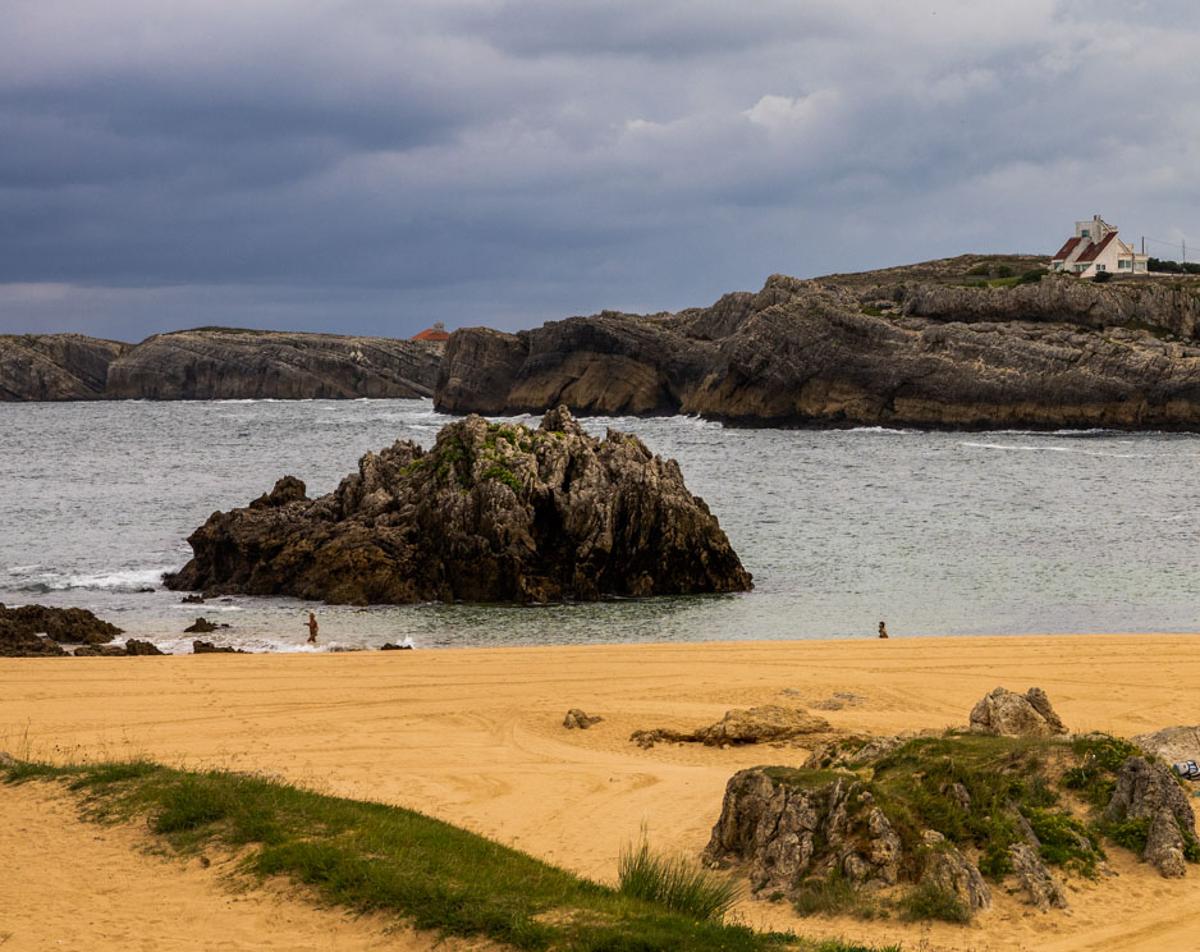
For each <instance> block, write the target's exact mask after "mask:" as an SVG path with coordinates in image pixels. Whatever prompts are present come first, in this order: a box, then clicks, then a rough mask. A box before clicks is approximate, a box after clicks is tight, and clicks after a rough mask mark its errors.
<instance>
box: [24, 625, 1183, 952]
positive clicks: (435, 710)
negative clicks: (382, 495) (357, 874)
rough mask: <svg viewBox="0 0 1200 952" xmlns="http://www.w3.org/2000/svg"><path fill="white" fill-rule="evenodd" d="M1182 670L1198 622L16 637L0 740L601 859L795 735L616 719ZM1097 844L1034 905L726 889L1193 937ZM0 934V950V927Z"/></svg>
mask: <svg viewBox="0 0 1200 952" xmlns="http://www.w3.org/2000/svg"><path fill="white" fill-rule="evenodd" d="M1198 683H1200V639H1198V638H1197V637H1196V636H1187V635H1105V636H1097V635H1091V636H1069V637H1067V636H1054V637H1003V638H999V637H997V638H925V639H916V638H914V639H902V638H893V639H891V640H889V641H877V640H874V639H869V640H863V641H854V642H851V641H837V642H814V641H806V642H795V643H779V642H772V643H762V642H759V643H724V644H703V645H679V644H674V645H604V646H591V647H553V648H507V649H472V650H456V651H449V650H447V651H412V652H407V651H406V652H370V653H355V654H328V655H315V656H314V655H252V656H228V655H226V656H201V657H174V658H120V659H106V658H86V659H19V660H8V661H0V749H7V750H9V751H11V752H13V753H14V754H17V755H19V756H39V757H49V758H53V759H80V758H111V757H124V756H130V755H142V756H149V757H152V758H154V759H157V760H161V761H165V762H167V763H170V764H174V765H182V766H189V767H199V766H222V767H229V768H233V769H237V770H246V771H265V772H268V773H272V774H278V775H280V776H282V777H285V778H287V779H288V780H291V781H294V782H297V783H301V784H304V785H307V786H310V787H313V788H316V789H318V790H321V791H325V792H331V793H338V794H343V795H347V796H352V797H361V798H370V799H374V800H381V801H385V802H389V803H396V804H401V805H404V806H409V807H414V808H416V809H419V810H422V811H424V812H426V813H429V814H432V815H434V816H437V817H440V818H442V819H445V820H448V821H450V822H453V823H456V824H459V825H461V826H465V827H467V828H469V829H472V830H475V831H477V832H479V833H482V834H484V835H486V836H489V837H492V838H494V839H497V840H499V841H501V842H504V843H508V844H511V845H513V846H516V847H519V848H521V849H523V850H526V851H528V852H530V853H533V854H534V855H537V856H540V857H543V858H545V859H547V860H549V861H551V862H553V863H556V864H559V865H561V866H565V867H568V868H570V869H573V870H577V871H579V872H581V873H584V874H586V875H588V876H593V877H596V878H598V879H603V880H609V881H611V880H612V879H613V878H614V875H615V870H616V858H617V854H618V851H619V850H620V848H621V847H622V846H623V845H624V844H625V843H627V842H628V841H629V840H631V839H632V838H634V837H636V836H637V835H638V832H639V828H640V827H641V826H642V825H643V824H645V825H646V827H647V828H648V830H649V835H650V839H651V842H652V844H653V845H654V846H656V847H658V848H663V849H670V850H681V851H685V852H687V853H689V854H696V853H698V852H699V851H700V850H701V849H702V848H703V846H704V845H705V843H706V842H707V840H708V834H709V830H710V828H711V826H712V823H713V821H714V820H715V819H716V816H717V813H718V812H719V809H720V803H721V795H722V792H723V790H724V787H725V782H726V781H727V780H728V778H729V776H730V775H731V774H732V773H733V772H734V771H735V770H738V769H740V768H742V767H746V766H751V765H754V764H761V763H784V764H796V763H799V762H801V761H802V760H803V758H804V752H803V751H802V750H799V749H795V748H771V747H766V748H754V747H749V748H740V749H730V750H714V749H707V748H698V747H695V746H690V745H689V746H686V747H683V746H674V745H667V746H662V745H660V746H658V747H655V748H653V749H651V750H641V749H639V748H638V747H637V746H636V745H634V744H632V743H630V742H629V740H628V738H629V734H630V732H631V731H633V730H635V729H638V728H649V727H658V726H664V727H677V728H689V727H694V726H696V725H698V724H703V723H708V722H711V721H713V720H716V719H717V718H719V717H720V716H721V714H723V713H724V712H725V711H726V710H727V709H729V708H731V707H744V706H750V705H755V704H764V703H784V704H788V703H794V704H800V705H803V704H806V703H813V702H816V701H820V700H822V699H824V698H827V697H829V696H830V695H831V694H833V693H834V692H838V691H844V692H852V693H854V694H857V695H861V696H862V698H863V699H864V700H863V701H862V702H861V703H860V704H858V705H856V706H849V707H846V708H844V709H842V710H835V711H823V712H822V714H823V716H825V717H827V718H828V719H829V720H830V721H831V722H832V723H833V724H834V725H835V727H838V728H843V729H848V730H858V731H866V732H872V733H896V732H898V731H901V730H909V729H919V728H942V727H948V726H955V725H959V726H961V725H963V724H965V722H966V718H967V713H968V712H969V710H970V708H971V706H972V704H973V703H974V702H975V701H976V700H978V698H979V697H981V696H982V695H983V694H984V693H985V692H986V691H988V690H990V689H991V688H993V687H995V686H997V685H1004V686H1006V687H1009V688H1012V689H1014V690H1022V691H1023V690H1024V689H1025V688H1027V687H1030V686H1031V685H1038V686H1040V687H1042V688H1044V689H1045V690H1046V691H1047V693H1048V694H1049V696H1050V698H1051V700H1052V702H1053V703H1054V705H1055V707H1056V709H1057V710H1058V712H1059V713H1060V715H1061V716H1062V718H1063V720H1064V721H1065V722H1066V723H1067V725H1068V726H1069V727H1070V728H1071V729H1072V730H1074V731H1080V732H1082V731H1089V730H1102V731H1109V732H1113V733H1116V734H1119V735H1125V736H1128V735H1132V734H1137V733H1141V732H1143V731H1147V730H1152V729H1156V728H1159V727H1163V726H1166V725H1169V724H1181V723H1195V722H1196V721H1197V720H1200V717H1197V703H1196V693H1195V687H1194V686H1195V685H1196V684H1198ZM569 707H581V708H583V709H584V710H586V711H587V712H588V713H589V714H600V715H602V716H603V717H604V718H605V720H604V721H603V723H601V724H598V725H597V726H595V727H593V728H592V729H591V730H589V731H578V730H576V731H567V730H565V729H564V728H563V727H562V726H561V722H562V717H563V714H564V713H565V712H566V710H567V708H569ZM29 796H31V795H30V794H24V793H21V792H19V791H14V790H12V789H0V824H3V825H4V826H5V827H10V826H11V825H12V824H13V823H16V822H18V821H19V820H20V818H21V817H22V816H23V815H26V814H28V813H30V811H31V810H33V807H31V802H30V800H29ZM54 809H55V810H57V811H58V812H57V813H56V814H54V817H55V824H57V825H59V826H61V827H62V828H63V830H64V832H63V833H61V834H60V835H58V836H50V835H49V833H44V834H42V835H44V836H45V837H46V840H45V842H46V846H45V848H44V849H41V850H37V851H33V852H30V851H28V850H26V852H25V854H24V855H23V857H22V859H21V863H22V864H23V866H22V870H21V875H20V877H18V879H19V880H29V881H38V882H41V881H42V880H39V879H38V878H37V877H38V876H39V875H40V873H43V872H45V871H46V870H45V869H43V868H42V865H41V864H44V865H45V867H46V869H50V868H53V867H55V866H56V865H58V864H60V863H62V862H63V860H64V858H65V857H67V856H69V855H70V854H71V853H72V852H73V851H74V850H75V848H76V845H77V844H78V843H84V842H85V841H86V840H87V838H88V836H90V835H92V834H91V833H90V832H89V831H90V830H91V828H90V827H82V826H80V825H78V824H69V823H63V822H61V821H62V819H63V817H62V813H61V808H60V807H55V808H54ZM55 824H50V826H53V825H55ZM50 826H47V825H45V824H43V827H42V828H43V830H48V829H49V828H50ZM2 842H4V841H0V843H2ZM85 845H86V844H85ZM1114 852H1115V851H1114ZM143 860H144V858H141V859H139V862H140V861H143ZM117 862H118V860H117V859H116V856H115V854H114V853H112V852H111V851H110V852H108V853H106V854H105V856H103V857H99V858H97V859H96V865H97V868H104V867H106V866H107V865H108V864H109V863H117ZM1112 866H1113V868H1114V870H1115V871H1116V873H1117V875H1116V876H1110V877H1104V878H1102V880H1101V881H1099V882H1096V883H1088V882H1079V881H1073V882H1072V890H1071V893H1070V899H1071V904H1072V908H1071V910H1070V911H1069V912H1066V913H1061V912H1051V913H1038V912H1035V911H1032V910H1030V909H1029V908H1028V907H1026V906H1023V905H1022V904H1020V903H1019V902H1018V901H1017V900H1016V899H1015V898H1012V897H1008V896H1005V895H1001V892H1002V891H1001V890H995V892H996V893H997V894H998V895H997V901H996V905H995V908H994V909H993V910H992V911H990V912H988V913H985V914H983V915H981V916H980V917H978V919H977V921H976V922H975V923H974V924H973V925H971V926H968V927H955V926H949V925H941V924H936V925H906V924H903V923H898V922H892V921H885V922H858V921H855V920H851V919H839V920H830V919H800V918H798V917H796V916H795V915H794V914H793V913H791V912H790V911H789V910H788V908H787V907H786V906H784V905H783V904H771V903H766V902H758V901H746V902H744V903H743V904H742V906H741V910H740V912H741V915H742V916H743V917H744V918H745V919H746V920H747V921H749V922H750V923H751V924H754V925H770V926H773V927H788V928H795V929H796V930H797V931H798V932H800V933H803V934H809V935H823V936H826V935H842V936H846V937H848V938H855V939H859V940H862V941H870V942H885V941H902V942H904V944H905V948H906V949H922V948H924V949H930V950H934V949H955V950H967V949H974V950H981V952H982V950H1001V949H1003V950H1013V949H1028V950H1061V952H1066V950H1084V949H1097V950H1099V949H1106V950H1111V949H1122V950H1125V949H1147V950H1149V949H1163V948H1168V947H1173V948H1190V947H1193V946H1194V944H1195V942H1194V935H1195V924H1196V922H1197V921H1200V888H1198V887H1197V880H1198V878H1200V870H1197V871H1195V872H1193V873H1192V874H1191V875H1189V877H1188V878H1186V879H1184V880H1181V881H1168V880H1164V879H1161V878H1159V877H1158V876H1157V875H1156V874H1154V873H1153V872H1152V871H1151V870H1150V869H1149V868H1148V867H1145V866H1142V865H1140V864H1138V863H1137V862H1136V860H1134V859H1133V858H1132V857H1129V856H1128V855H1120V856H1114V858H1113V863H1112ZM9 868H10V869H11V867H9ZM174 870H175V874H176V875H175V876H168V875H166V874H165V873H163V872H162V871H161V870H159V871H158V872H155V873H154V874H153V877H152V878H154V879H155V881H156V882H159V885H158V886H157V887H156V888H157V889H158V892H159V902H160V903H162V904H163V905H164V906H165V907H167V908H169V907H171V905H172V904H173V903H174V902H175V901H176V900H178V899H180V898H181V894H177V893H178V891H179V890H182V891H184V892H186V891H187V890H188V889H189V888H191V887H190V886H188V885H187V884H188V883H190V882H192V881H193V876H194V875H195V871H192V870H186V869H181V868H179V866H178V864H176V866H175V867H174ZM147 875H149V874H147ZM180 877H182V879H180ZM13 890H14V886H13V879H12V878H11V876H4V877H0V916H2V915H3V914H4V910H5V909H6V908H7V907H10V906H12V905H13V904H14V902H15V901H16V898H17V897H16V894H15V893H14V892H13ZM46 892H47V893H48V895H47V896H46V897H45V901H44V902H43V903H42V906H41V908H40V911H39V917H41V918H42V921H45V922H47V923H52V922H54V921H55V919H56V917H72V916H74V917H77V918H78V917H79V916H80V915H87V914H89V913H86V912H81V910H85V909H90V908H92V907H94V909H95V910H101V909H105V908H109V905H108V904H109V902H110V900H111V896H109V895H107V894H98V895H95V896H91V895H89V893H88V890H87V889H84V888H79V889H76V890H74V891H73V892H71V893H69V894H67V895H64V896H63V897H62V899H61V902H58V903H57V905H56V901H55V899H54V895H55V890H53V889H50V890H46ZM209 902H210V904H211V905H212V915H211V920H210V921H209V926H208V927H209V928H213V929H215V928H217V927H216V926H215V925H213V923H215V922H216V921H217V920H218V918H219V917H220V916H221V915H224V911H223V910H225V909H227V908H230V907H228V906H226V905H223V904H224V903H225V900H224V899H221V898H220V897H219V896H216V895H215V894H214V897H213V898H211V900H209ZM58 907H61V908H58ZM307 914H313V915H315V914H316V913H301V912H295V913H294V915H295V916H297V920H296V921H300V918H299V917H301V916H302V915H307ZM321 915H322V916H324V917H326V919H327V920H328V921H329V922H330V923H331V926H330V927H331V928H334V927H335V926H336V927H337V928H342V927H344V925H345V924H344V923H340V920H339V919H338V917H337V915H336V913H333V912H324V913H321ZM119 919H120V916H118V915H117V914H116V913H115V912H114V913H112V914H111V915H105V916H101V915H99V913H98V912H97V914H96V917H95V918H94V920H91V921H94V922H95V928H94V934H92V936H91V939H90V942H89V944H88V946H87V947H88V948H92V949H97V950H108V949H114V950H115V949H118V948H120V949H128V948H141V947H144V948H157V947H163V948H168V947H169V948H179V949H184V948H188V949H192V948H194V949H203V948H209V947H212V946H211V945H206V944H205V940H204V938H203V935H202V934H201V933H203V930H200V933H198V934H197V935H195V936H194V944H190V945H189V944H186V941H185V940H184V939H183V938H182V937H180V938H179V942H177V943H176V944H174V945H169V946H168V945H166V944H164V945H162V946H155V945H154V942H153V932H154V930H155V929H156V928H159V927H160V925H156V923H155V921H152V920H146V921H133V920H131V921H118V920H119ZM326 919H322V921H326ZM264 921H265V920H264ZM30 927H31V926H30V923H29V922H25V924H24V926H23V928H25V929H28V928H30ZM47 928H50V927H49V926H48V927H47ZM313 928H317V927H316V926H314V927H313ZM262 929H263V930H265V931H271V930H272V927H269V926H267V925H263V926H262ZM139 930H140V932H139ZM5 931H9V932H13V931H14V930H13V929H12V928H11V927H9V926H5V925H4V923H3V921H0V939H2V937H3V935H4V933H5ZM251 931H252V932H253V930H251ZM137 936H140V938H137V940H136V941H135V937H137ZM267 939H268V936H266V935H265V934H264V935H262V936H258V937H257V938H247V939H245V940H241V939H237V938H235V937H234V936H233V934H232V933H230V934H229V935H227V936H225V941H223V943H222V944H221V946H220V947H221V948H228V949H259V948H263V949H266V948H276V947H281V946H272V945H268V944H266V942H267ZM411 940H412V937H411V936H409V937H405V936H401V937H398V938H397V939H396V940H395V941H396V942H397V943H399V942H411ZM12 941H14V942H15V941H16V940H15V939H14V940H12ZM339 941H342V940H341V939H339ZM345 941H348V942H353V941H359V942H360V943H361V944H359V945H347V944H342V945H335V944H332V943H331V944H328V945H326V946H321V947H322V948H326V947H328V948H337V949H341V948H378V947H380V946H378V945H372V944H370V943H378V942H379V941H380V939H379V934H378V930H377V929H374V928H365V929H364V932H363V934H362V935H360V936H359V937H358V938H357V939H353V938H346V940H345ZM139 943H140V944H139ZM180 943H183V944H180ZM922 943H924V944H922ZM12 947H17V946H12ZM21 947H22V948H24V947H25V946H21ZM30 947H35V946H30ZM57 947H59V948H66V947H70V946H57ZM80 947H82V946H80ZM296 947H297V948H301V947H303V946H296ZM383 947H390V946H386V945H385V946H383ZM395 947H397V948H404V947H405V946H403V945H396V946H395ZM409 947H411V946H409ZM0 949H3V952H8V948H7V947H5V946H4V945H3V943H2V941H0Z"/></svg>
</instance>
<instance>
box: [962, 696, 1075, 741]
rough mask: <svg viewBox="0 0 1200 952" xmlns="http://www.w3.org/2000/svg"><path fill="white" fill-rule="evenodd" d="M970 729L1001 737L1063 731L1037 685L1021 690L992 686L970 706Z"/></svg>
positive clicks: (1047, 699) (978, 732)
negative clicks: (976, 702) (1022, 692)
mask: <svg viewBox="0 0 1200 952" xmlns="http://www.w3.org/2000/svg"><path fill="white" fill-rule="evenodd" d="M971 730H972V731H974V732H975V733H977V734H993V735H996V736H1005V737H1053V736H1055V735H1057V734H1065V733H1066V732H1067V728H1066V727H1065V726H1064V725H1063V722H1062V721H1061V720H1059V717H1058V715H1057V714H1055V713H1054V708H1052V707H1051V706H1050V699H1049V698H1048V697H1046V692H1045V691H1043V690H1042V689H1041V688H1030V689H1029V690H1028V691H1026V692H1025V693H1024V694H1017V693H1016V692H1015V691H1009V690H1008V689H1007V688H994V689H993V690H992V691H991V692H990V693H988V694H986V695H985V696H984V697H983V698H982V699H981V700H980V701H979V703H978V704H976V705H975V707H974V708H972V709H971Z"/></svg>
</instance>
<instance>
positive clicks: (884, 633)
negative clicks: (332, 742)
mask: <svg viewBox="0 0 1200 952" xmlns="http://www.w3.org/2000/svg"><path fill="white" fill-rule="evenodd" d="M313 624H316V623H315V622H314V623H313ZM887 636H888V633H887V625H885V624H884V623H883V622H880V623H879V637H880V638H886V637H887Z"/></svg>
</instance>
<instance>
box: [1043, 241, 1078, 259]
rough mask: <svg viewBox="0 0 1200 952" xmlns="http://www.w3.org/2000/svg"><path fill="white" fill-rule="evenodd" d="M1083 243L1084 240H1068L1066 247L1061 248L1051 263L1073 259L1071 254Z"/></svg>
mask: <svg viewBox="0 0 1200 952" xmlns="http://www.w3.org/2000/svg"><path fill="white" fill-rule="evenodd" d="M1081 241H1083V239H1082V238H1068V239H1067V243H1066V244H1065V245H1063V246H1062V247H1061V248H1059V249H1058V254H1056V255H1055V256H1054V257H1053V258H1051V259H1050V260H1051V261H1065V260H1066V259H1067V258H1069V257H1071V252H1072V251H1074V250H1075V249H1076V248H1077V247H1078V246H1079V243H1080V242H1081Z"/></svg>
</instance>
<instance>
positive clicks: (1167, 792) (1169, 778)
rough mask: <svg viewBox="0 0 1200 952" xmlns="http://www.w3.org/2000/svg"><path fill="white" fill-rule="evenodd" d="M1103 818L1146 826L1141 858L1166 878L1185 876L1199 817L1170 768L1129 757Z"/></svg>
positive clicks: (1194, 842)
mask: <svg viewBox="0 0 1200 952" xmlns="http://www.w3.org/2000/svg"><path fill="white" fill-rule="evenodd" d="M1104 818H1105V820H1107V821H1108V822H1110V823H1127V822H1129V821H1131V820H1132V821H1142V822H1143V823H1145V824H1146V846H1145V849H1143V850H1142V859H1144V860H1145V861H1146V862H1148V863H1150V864H1151V865H1152V866H1154V868H1155V869H1157V870H1158V871H1159V872H1160V873H1162V874H1163V876H1169V877H1176V876H1183V875H1184V874H1185V873H1186V871H1187V865H1186V860H1187V854H1188V853H1189V851H1192V850H1196V848H1197V847H1196V835H1195V831H1196V817H1195V814H1194V813H1193V812H1192V805H1191V804H1190V803H1189V802H1188V797H1187V794H1186V793H1185V792H1184V791H1183V788H1182V787H1181V786H1180V785H1179V781H1177V780H1176V779H1175V776H1174V774H1172V773H1171V770H1170V769H1169V768H1167V767H1165V766H1163V765H1162V764H1156V763H1152V762H1151V761H1148V760H1146V759H1145V758H1143V757H1130V758H1129V759H1128V760H1127V761H1125V763H1124V764H1123V765H1122V767H1121V771H1120V773H1119V774H1118V775H1117V783H1116V787H1115V788H1114V790H1113V795H1112V800H1111V801H1110V802H1109V805H1108V808H1107V809H1106V810H1105V811H1104Z"/></svg>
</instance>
